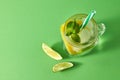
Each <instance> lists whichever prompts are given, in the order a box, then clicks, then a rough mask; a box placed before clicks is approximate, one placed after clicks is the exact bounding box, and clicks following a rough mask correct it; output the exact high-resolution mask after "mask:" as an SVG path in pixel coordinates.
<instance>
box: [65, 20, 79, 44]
mask: <svg viewBox="0 0 120 80" xmlns="http://www.w3.org/2000/svg"><path fill="white" fill-rule="evenodd" d="M80 28H81V25H79V24H78V23H76V21H75V20H74V21H69V22H68V23H67V25H66V36H69V37H70V38H71V39H72V40H73V41H75V42H80V37H79V35H78V33H79V31H80Z"/></svg>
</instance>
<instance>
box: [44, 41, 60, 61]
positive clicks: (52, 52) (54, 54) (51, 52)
mask: <svg viewBox="0 0 120 80" xmlns="http://www.w3.org/2000/svg"><path fill="white" fill-rule="evenodd" d="M42 49H43V51H44V52H45V53H46V54H47V55H48V56H50V57H51V58H53V59H55V60H61V59H62V56H61V55H60V54H59V53H58V52H56V51H55V50H53V49H52V48H50V47H49V46H48V45H47V44H45V43H42Z"/></svg>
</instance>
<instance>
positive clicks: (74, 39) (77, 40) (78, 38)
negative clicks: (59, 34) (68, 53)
mask: <svg viewBox="0 0 120 80" xmlns="http://www.w3.org/2000/svg"><path fill="white" fill-rule="evenodd" d="M71 38H72V40H73V41H75V42H80V37H79V35H78V34H75V33H73V34H71Z"/></svg>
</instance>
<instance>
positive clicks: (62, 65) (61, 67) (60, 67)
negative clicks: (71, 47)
mask: <svg viewBox="0 0 120 80" xmlns="http://www.w3.org/2000/svg"><path fill="white" fill-rule="evenodd" d="M71 67H73V64H72V63H71V62H62V63H58V64H56V65H54V66H53V72H58V71H62V70H65V69H68V68H71Z"/></svg>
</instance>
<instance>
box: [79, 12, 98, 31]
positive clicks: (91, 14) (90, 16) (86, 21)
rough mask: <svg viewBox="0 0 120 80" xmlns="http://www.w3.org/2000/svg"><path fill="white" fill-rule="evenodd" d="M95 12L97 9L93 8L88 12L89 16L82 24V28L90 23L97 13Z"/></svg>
mask: <svg viewBox="0 0 120 80" xmlns="http://www.w3.org/2000/svg"><path fill="white" fill-rule="evenodd" d="M95 13H96V11H95V10H92V11H91V12H90V13H89V14H88V16H87V17H86V18H85V20H84V22H83V24H82V27H81V29H83V28H84V27H85V26H86V25H87V24H88V22H89V21H90V20H91V18H92V17H93V16H94V15H95Z"/></svg>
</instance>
